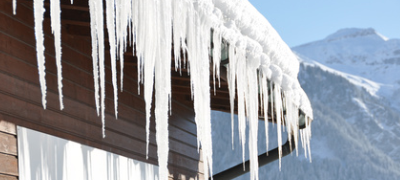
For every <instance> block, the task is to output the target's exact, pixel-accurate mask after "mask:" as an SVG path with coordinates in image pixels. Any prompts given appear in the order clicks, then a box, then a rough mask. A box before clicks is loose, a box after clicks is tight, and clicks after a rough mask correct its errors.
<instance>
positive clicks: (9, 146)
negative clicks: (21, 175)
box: [0, 119, 18, 180]
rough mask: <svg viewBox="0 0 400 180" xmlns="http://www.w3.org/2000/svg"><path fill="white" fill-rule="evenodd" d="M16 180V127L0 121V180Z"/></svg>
mask: <svg viewBox="0 0 400 180" xmlns="http://www.w3.org/2000/svg"><path fill="white" fill-rule="evenodd" d="M16 179H18V160H17V134H16V127H15V125H14V124H12V123H9V122H6V121H4V120H1V119H0V180H16Z"/></svg>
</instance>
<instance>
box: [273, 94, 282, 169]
mask: <svg viewBox="0 0 400 180" xmlns="http://www.w3.org/2000/svg"><path fill="white" fill-rule="evenodd" d="M274 97H275V100H274V102H275V110H276V128H277V130H278V151H279V170H281V163H282V162H281V160H282V127H281V125H282V117H281V107H282V98H281V90H280V88H279V87H277V86H275V88H274Z"/></svg>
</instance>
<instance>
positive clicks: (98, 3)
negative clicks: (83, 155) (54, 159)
mask: <svg viewBox="0 0 400 180" xmlns="http://www.w3.org/2000/svg"><path fill="white" fill-rule="evenodd" d="M93 1H94V3H93V4H94V5H95V9H94V10H93V11H92V12H91V13H95V14H96V15H95V17H96V23H95V24H96V27H97V28H96V32H97V43H98V48H99V49H98V52H99V56H98V58H99V70H100V89H101V90H100V91H101V92H100V98H101V99H100V102H101V108H100V109H101V123H102V133H103V138H105V137H106V131H105V127H106V126H105V108H106V105H105V99H106V79H105V76H106V73H105V62H104V24H103V23H104V18H103V1H102V0H93ZM93 66H95V64H93Z"/></svg>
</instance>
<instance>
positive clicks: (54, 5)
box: [50, 0, 64, 110]
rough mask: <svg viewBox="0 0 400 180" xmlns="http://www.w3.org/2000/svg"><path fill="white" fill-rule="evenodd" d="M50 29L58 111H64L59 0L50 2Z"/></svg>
mask: <svg viewBox="0 0 400 180" xmlns="http://www.w3.org/2000/svg"><path fill="white" fill-rule="evenodd" d="M50 5H51V8H50V14H51V29H52V33H53V34H54V47H55V50H56V64H57V84H58V96H59V100H60V109H61V110H63V109H64V102H63V92H62V87H63V84H62V70H61V68H62V65H61V6H60V1H59V0H50Z"/></svg>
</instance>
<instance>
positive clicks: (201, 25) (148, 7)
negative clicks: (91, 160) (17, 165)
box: [13, 0, 311, 179]
mask: <svg viewBox="0 0 400 180" xmlns="http://www.w3.org/2000/svg"><path fill="white" fill-rule="evenodd" d="M33 2H34V19H35V35H36V50H37V63H38V71H39V78H40V87H41V91H42V103H43V107H44V108H46V81H45V57H44V49H45V47H44V34H43V20H44V12H45V8H44V0H33ZM105 2H106V4H105V7H106V8H105V11H106V26H107V29H108V37H109V38H108V39H109V45H110V55H111V69H112V85H113V89H114V108H115V117H116V118H117V117H118V96H117V94H118V85H117V68H116V63H117V59H118V60H119V62H120V68H121V69H120V79H121V80H120V82H121V83H120V90H121V91H122V89H123V68H124V52H125V51H126V49H127V48H128V47H134V46H133V44H135V45H136V49H134V50H133V51H134V52H136V54H137V59H138V66H137V68H138V69H137V72H138V82H139V83H142V84H143V85H144V99H145V104H146V105H145V106H146V107H145V108H146V132H147V133H146V140H147V143H146V144H147V148H146V150H147V151H146V157H147V154H148V143H149V132H150V131H149V126H150V110H151V104H152V96H153V87H155V88H154V89H155V93H154V96H155V119H156V132H157V133H156V140H157V146H158V148H157V149H158V150H157V155H158V165H159V179H168V175H169V173H168V168H167V164H168V152H169V147H168V117H169V113H170V110H171V106H170V103H171V98H172V97H171V73H170V67H171V60H170V57H171V56H172V53H171V49H172V44H174V45H175V48H174V59H175V67H176V70H178V69H179V68H181V67H182V66H183V65H182V61H183V58H182V57H180V54H181V53H180V51H181V49H182V50H183V51H185V53H187V62H186V63H187V68H188V69H190V78H191V79H190V80H191V90H192V99H193V101H194V111H195V122H196V124H197V138H198V147H200V146H201V147H202V153H203V166H204V178H205V179H208V178H209V173H210V174H211V175H212V174H213V171H212V143H211V116H210V113H211V109H210V83H209V76H210V72H209V69H210V64H209V61H208V59H209V51H210V49H211V47H210V45H211V41H210V39H209V38H203V37H210V36H211V34H210V33H211V32H210V29H213V33H212V37H213V41H212V43H213V47H214V48H213V50H212V51H213V53H212V54H213V58H212V60H213V70H214V71H213V72H214V76H213V77H214V84H215V77H217V79H218V81H219V75H220V73H219V68H220V67H219V66H220V58H221V40H222V35H221V34H222V32H221V29H220V26H221V22H218V21H214V20H213V19H212V18H211V19H208V18H207V15H209V14H210V12H209V11H212V10H213V9H214V8H210V7H212V3H211V1H210V2H208V1H207V2H196V3H194V2H192V1H189V0H160V1H158V0H107V1H105ZM72 3H73V1H72V0H71V4H72ZM194 4H195V5H194ZM89 9H90V26H91V38H92V59H93V77H94V84H95V87H94V89H95V102H96V110H97V114H98V115H100V116H101V121H102V124H103V127H102V131H103V137H105V119H104V117H105V83H106V81H105V62H104V61H105V58H104V54H105V53H104V42H105V41H104V27H103V26H104V23H103V22H104V19H103V18H104V17H103V16H104V13H103V10H104V9H103V0H89ZM210 9H211V10H210ZM50 11H51V13H50V14H51V29H52V33H53V34H54V45H55V50H56V51H55V54H56V65H57V77H58V91H59V101H60V109H63V108H64V105H63V93H62V74H61V71H62V66H61V54H62V53H61V8H60V0H50ZM214 11H215V9H214ZM13 12H14V14H15V13H16V0H13ZM211 14H213V13H212V12H211ZM171 27H172V29H173V30H174V32H173V33H172V29H171ZM127 29H128V31H126V30H127ZM171 37H173V38H172V39H171ZM249 42H250V40H249ZM232 44H233V45H232V46H230V47H229V58H230V59H229V61H230V62H229V65H228V66H227V69H228V85H229V92H230V93H229V94H230V103H231V110H232V136H233V125H234V123H233V110H234V102H235V101H234V98H235V96H236V94H235V93H237V102H238V126H239V136H240V141H241V143H242V152H243V161H244V157H245V156H244V154H245V143H246V133H245V132H246V124H247V123H248V125H249V154H250V162H251V163H250V172H251V179H258V162H257V156H258V152H257V131H258V118H259V116H258V115H259V114H258V109H259V108H258V107H259V106H261V107H262V108H263V114H264V115H265V116H267V114H268V104H269V102H270V101H271V105H272V106H273V107H271V109H275V111H271V114H272V117H276V119H275V120H276V123H277V127H278V128H277V129H278V144H279V152H280V153H279V154H280V156H281V152H282V147H281V146H282V139H281V134H282V132H281V125H282V119H284V120H285V123H284V124H285V125H286V127H287V130H286V131H287V132H288V133H289V134H290V133H293V135H294V137H295V140H294V141H295V142H296V146H297V138H298V107H296V106H295V105H294V104H293V103H290V102H289V101H288V99H290V98H291V93H290V92H284V93H285V97H286V98H285V99H286V100H285V101H284V102H282V97H281V89H280V88H272V83H267V79H269V78H270V77H271V72H265V71H262V69H261V68H260V56H259V55H257V54H254V53H251V52H248V51H246V50H245V49H246V48H243V47H241V46H237V47H235V46H234V43H232ZM235 83H236V84H237V85H236V84H235ZM268 86H271V87H268ZM214 88H215V85H214ZM268 89H270V90H271V91H273V93H271V94H274V96H272V97H269V93H268ZM259 97H261V101H260V102H259ZM269 99H271V100H269ZM259 104H260V105H259ZM283 105H285V107H286V115H285V116H284V117H283V114H282V112H283V111H282V107H283ZM274 112H275V115H274ZM276 112H278V113H276ZM308 120H309V119H308V118H306V121H308ZM265 122H266V123H265V126H266V136H267V138H266V139H267V142H266V143H267V150H268V123H267V122H268V121H265ZM306 124H308V122H306ZM310 130H311V128H310V127H307V128H306V129H304V130H300V135H301V142H302V145H303V147H304V148H305V151H306V152H307V150H308V152H310V149H309V145H310V144H309V140H310V136H311V131H310ZM288 137H289V138H290V137H291V136H288ZM305 154H306V156H307V153H305Z"/></svg>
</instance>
